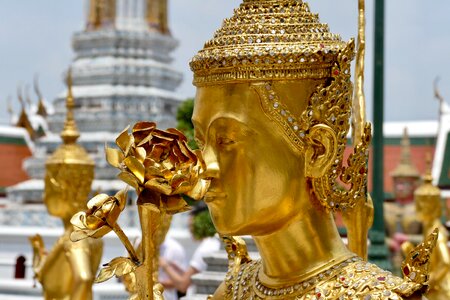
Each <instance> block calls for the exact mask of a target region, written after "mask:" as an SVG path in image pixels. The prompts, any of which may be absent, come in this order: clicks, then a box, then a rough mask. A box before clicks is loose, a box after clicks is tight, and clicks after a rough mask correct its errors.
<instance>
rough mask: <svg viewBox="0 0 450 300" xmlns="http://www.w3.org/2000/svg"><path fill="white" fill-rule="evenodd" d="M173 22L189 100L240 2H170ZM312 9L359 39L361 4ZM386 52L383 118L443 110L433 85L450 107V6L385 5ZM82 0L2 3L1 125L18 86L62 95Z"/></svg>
mask: <svg viewBox="0 0 450 300" xmlns="http://www.w3.org/2000/svg"><path fill="white" fill-rule="evenodd" d="M169 2H170V24H171V30H172V34H173V36H175V37H176V38H177V39H178V40H179V41H180V47H179V48H178V49H177V50H176V51H175V52H174V53H173V58H174V62H173V65H174V67H175V68H177V69H179V70H180V71H182V72H183V74H184V78H185V79H184V82H183V84H182V86H181V87H180V88H179V89H178V91H179V92H180V94H181V95H182V96H184V97H186V98H187V97H192V96H193V95H194V92H195V91H194V88H193V86H192V85H191V72H190V71H189V67H188V61H189V59H190V58H191V57H192V56H193V55H194V54H195V52H196V51H197V50H199V49H200V48H201V47H202V46H203V43H204V42H205V41H206V40H207V39H209V38H211V37H212V33H213V32H214V31H215V30H216V29H217V28H218V27H219V26H220V24H221V20H222V19H223V18H225V17H228V16H230V15H231V14H232V10H233V8H235V7H237V6H238V4H239V3H240V2H241V1H240V0H169ZM309 2H310V5H311V10H312V11H313V12H318V13H319V14H320V16H321V21H322V22H325V23H328V24H329V25H330V28H331V31H332V32H334V33H340V34H341V35H342V37H343V38H344V39H345V40H348V39H349V38H351V37H354V36H355V35H356V30H357V28H356V22H357V16H356V13H357V1H356V0H315V1H313V0H310V1H309ZM366 2H367V4H366V5H367V17H368V20H367V22H368V28H367V35H368V39H367V57H366V65H367V69H366V96H367V102H368V110H369V111H368V113H369V118H371V114H372V110H371V107H372V105H371V102H372V65H373V64H372V60H373V51H372V49H373V34H372V33H373V25H372V24H373V13H374V9H373V6H374V2H375V0H369V1H366ZM385 2H386V25H385V30H386V40H385V45H386V50H385V64H386V65H385V71H386V77H385V119H386V120H388V121H395V120H432V119H436V118H437V114H438V105H437V101H436V100H434V98H433V86H432V85H433V80H434V78H435V77H436V76H439V77H440V82H439V83H440V90H441V93H442V94H443V96H444V98H446V99H447V103H450V100H449V99H450V72H449V71H450V30H449V29H450V19H449V17H448V16H449V14H450V1H448V0H433V1H423V0H387V1H385ZM83 24H84V17H83V0H77V1H76V0H39V1H36V0H19V1H17V0H16V1H12V0H0V123H1V122H3V123H5V122H7V120H8V114H7V105H6V102H7V101H6V99H7V98H8V96H11V97H12V100H13V101H12V102H13V106H14V110H15V112H17V111H18V109H19V105H18V102H17V100H16V87H17V85H18V84H20V83H21V84H30V93H31V94H32V97H33V99H35V96H34V94H33V93H32V87H31V84H32V81H33V76H34V74H36V73H38V74H39V77H40V79H39V81H40V86H41V90H42V92H43V94H44V96H45V97H46V99H47V100H48V101H53V99H54V98H55V96H56V95H57V94H58V93H60V92H61V91H62V90H63V83H62V75H61V74H62V73H63V71H64V70H65V69H66V68H67V66H68V65H69V63H70V61H71V59H73V56H74V55H73V52H72V49H71V36H72V34H73V33H74V32H75V31H79V30H82V29H83Z"/></svg>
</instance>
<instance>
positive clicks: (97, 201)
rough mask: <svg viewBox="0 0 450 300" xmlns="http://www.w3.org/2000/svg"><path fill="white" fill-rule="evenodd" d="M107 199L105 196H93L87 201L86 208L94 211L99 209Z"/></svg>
mask: <svg viewBox="0 0 450 300" xmlns="http://www.w3.org/2000/svg"><path fill="white" fill-rule="evenodd" d="M108 199H109V196H108V195H107V194H98V195H96V196H94V197H93V198H92V199H91V200H89V201H88V203H87V207H88V209H94V208H97V207H100V206H102V205H103V203H105V202H106V201H107V200H108Z"/></svg>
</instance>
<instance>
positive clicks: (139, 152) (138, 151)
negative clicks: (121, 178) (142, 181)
mask: <svg viewBox="0 0 450 300" xmlns="http://www.w3.org/2000/svg"><path fill="white" fill-rule="evenodd" d="M134 150H135V156H136V158H137V160H139V161H140V162H141V163H144V160H145V156H146V155H147V151H145V149H144V148H142V147H137V148H135V149H134Z"/></svg>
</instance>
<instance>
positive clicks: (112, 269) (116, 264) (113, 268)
mask: <svg viewBox="0 0 450 300" xmlns="http://www.w3.org/2000/svg"><path fill="white" fill-rule="evenodd" d="M104 266H105V267H104V268H103V269H101V270H100V273H99V274H98V276H97V278H96V279H95V283H100V282H104V281H107V280H109V279H110V278H111V277H113V276H116V277H121V276H123V275H125V274H129V273H131V272H133V271H134V270H135V269H136V265H135V264H134V263H133V262H132V261H131V259H129V258H128V257H116V258H114V259H113V260H111V261H110V262H109V263H107V264H105V265H104Z"/></svg>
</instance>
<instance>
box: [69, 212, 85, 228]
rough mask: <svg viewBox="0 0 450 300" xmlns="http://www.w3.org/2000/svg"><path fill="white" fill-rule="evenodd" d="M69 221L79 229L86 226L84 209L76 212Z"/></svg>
mask: <svg viewBox="0 0 450 300" xmlns="http://www.w3.org/2000/svg"><path fill="white" fill-rule="evenodd" d="M70 223H71V224H72V225H73V226H75V227H77V228H80V229H83V228H86V227H87V224H86V213H85V212H84V211H80V212H77V213H76V214H74V215H73V216H72V218H71V219H70Z"/></svg>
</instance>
